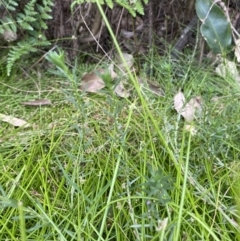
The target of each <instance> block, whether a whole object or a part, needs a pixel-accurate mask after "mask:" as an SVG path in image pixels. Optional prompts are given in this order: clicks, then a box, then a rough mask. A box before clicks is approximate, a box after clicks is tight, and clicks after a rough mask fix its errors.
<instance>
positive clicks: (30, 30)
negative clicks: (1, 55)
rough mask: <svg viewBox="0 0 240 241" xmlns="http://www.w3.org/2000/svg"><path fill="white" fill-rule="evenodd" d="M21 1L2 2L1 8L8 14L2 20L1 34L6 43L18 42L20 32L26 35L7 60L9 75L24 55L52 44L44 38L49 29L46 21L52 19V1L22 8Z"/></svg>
mask: <svg viewBox="0 0 240 241" xmlns="http://www.w3.org/2000/svg"><path fill="white" fill-rule="evenodd" d="M19 3H20V1H19V0H15V1H14V0H8V1H7V0H5V1H1V3H0V6H2V9H4V11H5V12H7V14H4V15H5V16H3V18H2V19H0V33H1V34H3V37H4V39H5V40H6V41H8V42H11V41H15V40H17V37H18V36H17V34H18V32H21V33H24V37H23V38H21V39H20V40H19V41H18V42H17V45H15V46H12V47H10V50H9V53H8V59H7V74H8V75H10V72H11V70H12V66H13V65H14V63H15V62H16V61H17V60H18V59H20V58H21V57H22V56H23V55H26V54H29V53H31V52H36V51H37V47H42V46H47V45H49V44H50V42H49V41H48V40H47V39H46V37H45V36H44V33H43V30H46V29H47V24H46V20H48V19H51V18H52V16H51V15H50V14H51V7H52V6H53V1H52V0H43V1H42V3H41V4H40V3H39V2H38V1H37V0H31V1H28V2H27V3H26V4H25V6H24V7H23V9H22V8H20V6H19Z"/></svg>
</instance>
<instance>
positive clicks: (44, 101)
mask: <svg viewBox="0 0 240 241" xmlns="http://www.w3.org/2000/svg"><path fill="white" fill-rule="evenodd" d="M22 104H23V105H26V106H43V105H51V104H52V102H51V100H48V99H39V100H31V101H25V102H23V103H22Z"/></svg>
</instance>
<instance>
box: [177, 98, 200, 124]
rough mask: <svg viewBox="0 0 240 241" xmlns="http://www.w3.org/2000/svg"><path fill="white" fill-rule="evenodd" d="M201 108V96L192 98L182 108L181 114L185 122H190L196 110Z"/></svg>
mask: <svg viewBox="0 0 240 241" xmlns="http://www.w3.org/2000/svg"><path fill="white" fill-rule="evenodd" d="M201 109H202V98H201V97H200V96H197V97H194V98H192V99H191V100H190V101H189V102H188V103H187V104H186V106H185V107H184V108H183V110H182V112H181V115H182V116H183V117H184V119H185V120H186V121H187V122H192V121H193V120H194V118H195V114H196V111H198V112H200V111H201Z"/></svg>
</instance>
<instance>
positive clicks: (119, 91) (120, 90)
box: [114, 81, 130, 98]
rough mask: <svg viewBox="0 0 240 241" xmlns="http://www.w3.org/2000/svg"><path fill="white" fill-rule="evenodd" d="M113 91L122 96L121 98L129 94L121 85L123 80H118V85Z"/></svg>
mask: <svg viewBox="0 0 240 241" xmlns="http://www.w3.org/2000/svg"><path fill="white" fill-rule="evenodd" d="M114 92H115V93H116V94H117V95H118V96H120V97H122V98H128V97H129V96H130V93H129V91H127V90H126V89H125V88H124V85H123V82H122V81H120V82H119V83H118V85H117V86H116V87H115V89H114Z"/></svg>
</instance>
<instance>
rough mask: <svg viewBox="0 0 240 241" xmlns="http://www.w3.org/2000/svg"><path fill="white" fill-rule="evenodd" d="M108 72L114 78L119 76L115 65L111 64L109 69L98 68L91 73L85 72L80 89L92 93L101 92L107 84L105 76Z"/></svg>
mask: <svg viewBox="0 0 240 241" xmlns="http://www.w3.org/2000/svg"><path fill="white" fill-rule="evenodd" d="M107 74H109V75H110V77H111V78H112V79H114V78H116V77H117V74H116V73H115V72H114V71H113V65H110V66H109V67H108V68H107V69H97V70H95V71H93V72H91V73H86V74H84V75H83V77H82V79H81V87H80V89H81V90H83V91H86V92H91V93H97V92H99V90H101V89H103V88H104V87H105V86H106V83H105V82H104V80H103V77H104V75H105V76H106V75H107Z"/></svg>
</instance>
